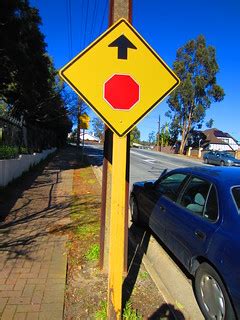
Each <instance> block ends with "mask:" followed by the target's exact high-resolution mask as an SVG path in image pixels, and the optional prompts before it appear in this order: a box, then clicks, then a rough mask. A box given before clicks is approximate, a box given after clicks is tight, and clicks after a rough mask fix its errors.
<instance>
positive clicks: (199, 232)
mask: <svg viewBox="0 0 240 320" xmlns="http://www.w3.org/2000/svg"><path fill="white" fill-rule="evenodd" d="M194 234H195V236H196V237H197V238H199V239H200V240H205V238H206V234H205V233H204V232H202V231H199V230H196V231H195V232H194Z"/></svg>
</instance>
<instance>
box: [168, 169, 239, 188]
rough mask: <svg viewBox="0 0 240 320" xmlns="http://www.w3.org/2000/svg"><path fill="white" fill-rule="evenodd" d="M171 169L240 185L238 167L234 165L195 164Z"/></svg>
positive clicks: (214, 180) (218, 181)
mask: <svg viewBox="0 0 240 320" xmlns="http://www.w3.org/2000/svg"><path fill="white" fill-rule="evenodd" d="M173 171H178V172H179V171H180V172H185V173H187V174H191V175H192V174H193V175H194V174H196V175H198V176H199V177H202V178H203V179H208V180H211V181H212V182H215V183H220V184H221V183H223V182H224V183H225V184H228V185H240V168H236V167H212V166H197V167H187V168H179V169H175V170H173Z"/></svg>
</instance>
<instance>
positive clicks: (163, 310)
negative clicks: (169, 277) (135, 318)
mask: <svg viewBox="0 0 240 320" xmlns="http://www.w3.org/2000/svg"><path fill="white" fill-rule="evenodd" d="M159 319H164V320H185V317H184V315H183V314H182V312H181V311H179V310H176V309H175V307H174V306H173V305H172V304H166V303H165V304H163V305H161V307H160V308H159V309H158V310H157V311H155V312H154V313H153V314H152V315H151V316H150V317H149V318H148V320H159Z"/></svg>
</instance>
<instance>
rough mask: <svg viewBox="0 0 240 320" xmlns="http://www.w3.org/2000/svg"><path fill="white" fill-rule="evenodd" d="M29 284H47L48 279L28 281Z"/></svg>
mask: <svg viewBox="0 0 240 320" xmlns="http://www.w3.org/2000/svg"><path fill="white" fill-rule="evenodd" d="M27 283H28V284H45V283H46V279H44V278H41V279H39V278H35V279H28V280H27Z"/></svg>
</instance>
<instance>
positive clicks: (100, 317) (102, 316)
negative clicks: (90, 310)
mask: <svg viewBox="0 0 240 320" xmlns="http://www.w3.org/2000/svg"><path fill="white" fill-rule="evenodd" d="M95 319H96V320H107V302H106V301H102V302H101V303H100V310H98V311H97V312H96V314H95Z"/></svg>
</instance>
